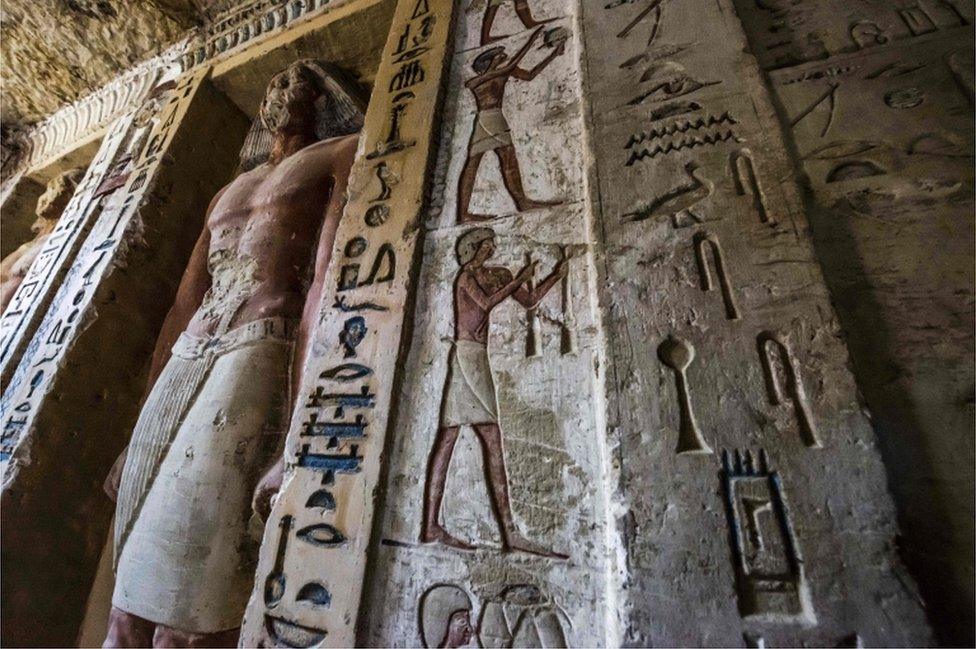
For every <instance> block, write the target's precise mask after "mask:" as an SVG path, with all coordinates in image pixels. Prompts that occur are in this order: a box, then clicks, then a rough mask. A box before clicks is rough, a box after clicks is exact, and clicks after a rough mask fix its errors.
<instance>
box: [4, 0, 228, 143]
mask: <svg viewBox="0 0 976 649" xmlns="http://www.w3.org/2000/svg"><path fill="white" fill-rule="evenodd" d="M217 4H219V5H221V7H220V8H223V6H225V5H228V4H236V3H230V2H227V1H221V2H214V1H213V0H3V2H2V5H0V7H2V9H0V56H2V65H0V84H2V98H0V121H2V125H3V130H4V131H8V129H11V128H17V127H19V126H22V125H25V124H30V123H33V122H36V121H39V120H40V119H43V118H44V117H46V116H47V115H50V114H51V113H53V112H54V111H56V110H57V109H58V108H60V107H61V106H63V105H65V104H67V103H70V102H72V101H75V100H76V99H78V98H80V97H83V96H85V95H87V94H88V93H90V92H92V91H94V90H96V89H98V88H99V87H101V86H102V85H104V84H105V83H107V82H108V81H109V80H111V79H112V78H113V77H114V76H115V75H117V74H118V73H119V72H121V71H122V70H125V69H126V68H129V67H131V66H132V65H134V64H136V63H139V62H140V61H143V60H145V59H146V58H149V57H151V56H153V55H154V54H156V53H158V52H160V51H161V50H163V49H165V48H166V47H167V46H168V45H171V44H172V43H174V42H176V41H177V40H179V38H180V36H181V35H183V34H184V33H185V32H186V30H187V29H189V28H191V27H194V26H196V25H199V24H202V23H203V22H205V21H206V19H207V18H208V16H210V15H213V13H214V12H215V11H216V10H217V7H216V6H215V5H217Z"/></svg>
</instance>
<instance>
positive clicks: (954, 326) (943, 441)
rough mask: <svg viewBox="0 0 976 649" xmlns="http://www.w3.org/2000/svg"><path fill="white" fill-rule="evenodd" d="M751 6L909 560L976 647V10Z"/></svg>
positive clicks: (746, 12)
mask: <svg viewBox="0 0 976 649" xmlns="http://www.w3.org/2000/svg"><path fill="white" fill-rule="evenodd" d="M737 4H738V9H739V11H740V12H741V13H742V15H743V19H744V22H745V24H746V25H747V26H748V29H747V33H748V35H749V39H750V42H751V45H752V48H753V50H754V51H755V52H756V56H757V57H758V58H759V60H760V63H761V64H762V66H763V67H764V68H765V69H766V70H767V71H768V73H767V78H768V80H769V82H770V83H771V86H772V89H773V92H774V93H775V96H776V98H777V100H778V106H779V108H780V120H781V122H782V123H784V124H787V125H789V127H788V134H789V136H790V142H791V146H792V148H793V152H794V154H795V156H796V164H797V165H798V167H799V169H798V171H799V172H800V173H801V178H802V179H803V180H804V187H805V189H806V190H807V199H808V213H809V214H810V220H811V229H812V232H813V240H814V245H815V247H816V250H817V254H818V257H819V259H820V262H821V264H822V266H823V270H824V274H825V277H826V279H827V283H828V285H829V286H830V288H831V294H832V296H833V299H834V303H835V304H836V307H837V311H838V314H839V316H840V319H841V322H842V324H843V325H844V330H845V332H846V333H847V339H848V345H849V347H850V350H851V355H852V358H853V361H854V370H855V374H856V376H857V381H858V385H859V387H860V389H861V390H862V392H863V394H864V398H865V401H866V404H867V406H868V408H869V409H870V412H871V416H872V422H873V424H874V428H875V430H876V432H877V435H878V440H879V446H880V449H881V452H882V456H883V457H884V459H885V462H886V464H887V467H888V478H889V484H890V487H891V490H892V494H893V495H894V498H895V503H896V505H897V506H898V510H899V522H900V526H901V531H902V534H903V543H902V545H901V547H902V550H903V552H904V557H905V561H906V564H907V565H908V567H909V568H910V569H911V571H912V573H913V575H914V576H915V578H916V579H917V580H918V582H919V587H920V589H921V592H922V596H923V598H924V599H925V601H926V603H927V605H928V610H929V612H930V616H931V618H932V622H933V625H934V627H935V631H936V634H937V636H938V638H939V640H940V641H941V642H942V643H944V644H947V645H953V646H955V645H958V646H967V645H972V644H973V642H974V635H973V625H974V621H973V607H974V599H973V553H974V548H973V535H974V530H973V520H974V509H973V498H972V493H973V484H974V478H973V471H974V469H973V466H974V456H973V443H972V434H973V416H974V412H973V392H972V390H973V381H974V372H973V363H972V359H973V335H974V330H973V322H974V310H973V304H974V300H973V284H974V273H973V249H974V245H976V240H974V228H973V163H972V154H973V54H972V52H973V31H972V27H971V24H972V20H973V6H972V4H971V3H970V4H966V3H954V2H931V1H928V0H923V1H922V2H917V3H914V4H911V5H909V4H902V5H897V6H888V5H884V6H873V5H872V6H867V5H862V4H861V3H845V2H829V1H828V2H822V3H817V4H816V6H815V7H813V6H811V7H808V8H806V9H805V10H804V11H803V12H801V11H800V9H799V8H793V7H789V8H786V7H784V8H782V9H774V8H772V7H768V8H767V7H766V6H764V5H763V4H762V3H760V4H756V3H754V2H752V1H751V0H750V1H744V2H741V3H737ZM801 15H802V19H800V18H801ZM783 24H791V25H795V27H794V28H793V29H791V30H788V31H786V32H783V31H782V30H778V29H777V25H783ZM813 33H816V34H818V35H819V38H820V41H821V42H820V45H819V46H818V48H817V49H816V51H814V50H811V49H810V47H809V45H807V46H804V43H808V40H809V35H810V34H813Z"/></svg>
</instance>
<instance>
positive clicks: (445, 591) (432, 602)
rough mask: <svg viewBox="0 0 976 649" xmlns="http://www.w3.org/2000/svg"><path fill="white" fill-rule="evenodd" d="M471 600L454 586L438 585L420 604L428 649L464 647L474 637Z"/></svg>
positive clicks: (424, 643)
mask: <svg viewBox="0 0 976 649" xmlns="http://www.w3.org/2000/svg"><path fill="white" fill-rule="evenodd" d="M471 612H472V611H471V598H470V597H469V596H468V594H467V593H466V592H464V589H463V588H461V587H459V586H455V585H454V584H438V585H436V586H434V587H433V588H431V589H430V590H428V591H427V592H426V593H424V596H423V598H422V599H421V601H420V636H421V640H422V642H423V645H424V646H425V647H428V649H435V648H436V649H442V648H444V647H448V648H450V649H455V648H456V647H464V646H466V645H467V644H468V643H470V642H471V640H472V639H473V638H474V634H475V629H474V624H473V623H472V621H471Z"/></svg>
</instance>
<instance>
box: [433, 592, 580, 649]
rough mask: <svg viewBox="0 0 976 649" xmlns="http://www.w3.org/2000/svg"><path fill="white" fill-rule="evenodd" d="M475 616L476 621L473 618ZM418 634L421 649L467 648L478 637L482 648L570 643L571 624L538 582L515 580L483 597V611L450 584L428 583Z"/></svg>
mask: <svg viewBox="0 0 976 649" xmlns="http://www.w3.org/2000/svg"><path fill="white" fill-rule="evenodd" d="M476 615H477V623H475V622H474V620H475V619H476ZM418 617H419V618H420V638H421V641H422V644H423V646H424V647H428V648H429V649H434V648H435V647H436V648H440V647H465V646H468V645H469V643H470V642H471V641H472V640H473V639H474V638H477V640H478V646H479V647H484V648H485V649H507V648H509V647H545V648H547V649H556V648H565V647H569V646H570V645H569V643H568V641H567V637H566V635H567V632H568V630H569V629H571V628H572V622H571V620H570V619H569V616H568V615H567V614H566V612H565V611H564V610H563V609H562V607H560V606H559V604H557V603H556V602H555V601H553V599H552V598H551V597H549V596H547V595H546V594H545V593H544V592H543V591H542V590H541V589H539V588H538V587H537V586H533V585H531V584H514V585H511V586H505V587H504V588H502V590H501V592H499V593H498V594H497V595H496V596H493V597H489V598H487V599H486V600H485V601H484V603H483V604H482V606H481V613H480V614H476V613H475V605H474V604H473V603H472V598H471V597H470V596H469V595H468V593H467V592H466V591H465V590H464V589H463V588H461V587H460V586H456V585H454V584H437V585H434V586H431V587H430V588H429V589H427V591H426V592H425V593H424V594H423V596H422V597H421V599H420V614H419V616H418Z"/></svg>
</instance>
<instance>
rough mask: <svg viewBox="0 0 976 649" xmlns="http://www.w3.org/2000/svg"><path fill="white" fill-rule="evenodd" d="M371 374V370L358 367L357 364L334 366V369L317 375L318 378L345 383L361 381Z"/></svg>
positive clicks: (362, 366)
mask: <svg viewBox="0 0 976 649" xmlns="http://www.w3.org/2000/svg"><path fill="white" fill-rule="evenodd" d="M372 373H373V370H371V369H370V368H368V367H366V366H365V365H360V364H359V363H343V364H342V365H336V366H335V367H332V368H329V369H327V370H325V371H324V372H322V373H321V374H319V378H323V379H332V380H333V381H341V382H343V383H345V382H347V381H355V380H356V379H361V378H363V377H364V376H369V375H370V374H372Z"/></svg>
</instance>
